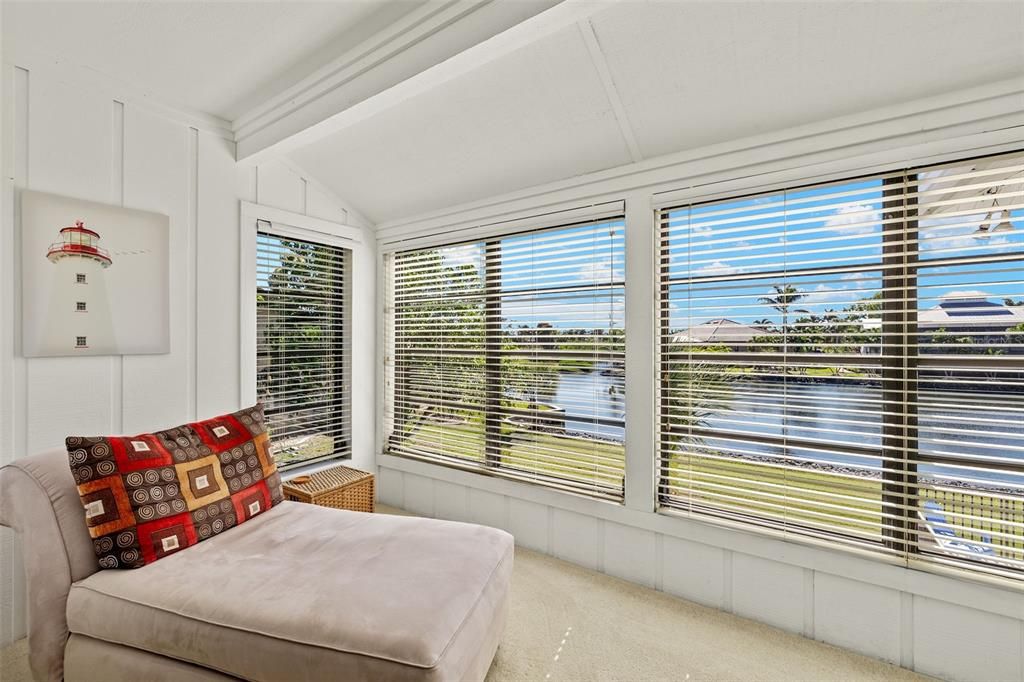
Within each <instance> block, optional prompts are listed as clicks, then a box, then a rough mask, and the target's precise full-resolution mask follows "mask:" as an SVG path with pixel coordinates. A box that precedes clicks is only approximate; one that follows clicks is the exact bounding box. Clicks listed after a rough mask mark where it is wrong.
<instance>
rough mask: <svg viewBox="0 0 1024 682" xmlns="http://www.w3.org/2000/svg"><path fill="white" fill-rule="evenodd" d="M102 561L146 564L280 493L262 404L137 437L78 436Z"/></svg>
mask: <svg viewBox="0 0 1024 682" xmlns="http://www.w3.org/2000/svg"><path fill="white" fill-rule="evenodd" d="M66 444H67V448H68V457H69V459H70V462H71V472H72V473H73V474H74V476H75V483H77V484H78V493H79V495H80V496H81V498H82V506H84V507H85V523H86V525H87V526H88V527H89V534H90V535H91V536H92V539H93V546H94V547H95V549H96V556H98V557H99V564H100V567H101V568H139V567H140V566H144V565H146V564H151V563H153V562H154V561H156V560H157V559H162V558H163V557H165V556H167V555H168V554H173V553H174V552H177V551H180V550H182V549H185V548H186V547H189V546H190V545H194V544H195V543H197V542H201V541H203V540H206V539H209V538H212V537H213V536H214V535H217V534H218V533H222V532H224V531H225V530H228V529H229V528H231V527H233V526H236V525H238V524H239V523H243V522H245V521H248V520H249V519H251V518H252V517H253V516H256V515H257V514H260V513H262V512H265V511H266V510H267V509H269V508H270V507H271V506H273V505H275V504H278V503H279V502H281V500H282V499H283V498H282V493H281V477H280V475H279V474H278V473H277V466H276V465H275V464H274V459H273V457H271V455H270V442H269V437H268V435H267V431H266V429H265V428H264V425H263V405H261V404H257V405H256V406H255V407H251V408H249V409H246V410H241V411H239V412H235V413H233V414H227V415H223V416H220V417H214V418H213V419H207V420H206V421H201V422H196V423H195V424H186V425H185V426H179V427H177V428H173V429H167V430H166V431H157V432H156V433H144V434H141V435H138V436H101V437H95V438H83V437H80V436H70V437H68V438H67V441H66Z"/></svg>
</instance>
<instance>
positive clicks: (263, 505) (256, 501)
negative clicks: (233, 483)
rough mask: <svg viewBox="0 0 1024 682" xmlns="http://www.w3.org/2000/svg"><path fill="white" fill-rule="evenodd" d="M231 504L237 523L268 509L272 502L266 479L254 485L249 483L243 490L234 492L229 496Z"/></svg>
mask: <svg viewBox="0 0 1024 682" xmlns="http://www.w3.org/2000/svg"><path fill="white" fill-rule="evenodd" d="M231 504H233V505H234V506H235V515H236V516H237V517H238V522H239V523H242V522H243V521H248V520H249V519H251V518H252V517H254V516H256V515H257V514H261V513H263V512H265V511H266V510H268V509H270V505H271V504H272V502H271V501H270V490H269V489H268V488H267V484H266V481H260V482H259V483H257V484H256V485H251V486H249V487H248V488H246V489H245V490H243V491H241V492H237V493H235V494H234V495H232V496H231Z"/></svg>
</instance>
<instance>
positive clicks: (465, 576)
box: [67, 502, 513, 681]
mask: <svg viewBox="0 0 1024 682" xmlns="http://www.w3.org/2000/svg"><path fill="white" fill-rule="evenodd" d="M512 556H513V543H512V537H511V536H510V535H509V534H507V533H505V532H503V531H500V530H495V529H493V528H486V527H483V526H476V525H470V524H462V523H454V522H448V521H437V520H432V519H419V518H410V517H400V516H388V515H382V514H363V513H359V512H347V511H341V510H336V509H328V508H325V507H318V506H314V505H307V504H300V503H297V502H284V503H282V504H281V505H280V506H278V507H275V508H273V509H271V510H269V511H267V512H266V513H264V514H261V515H259V516H257V517H255V518H253V519H252V520H251V521H250V522H249V523H246V524H243V525H241V526H239V527H238V528H236V529H234V530H233V531H232V532H230V533H224V534H223V535H221V536H218V537H216V538H213V539H211V540H210V541H209V542H204V543H200V544H198V545H196V546H194V547H192V548H190V549H189V550H188V551H185V552H178V553H176V554H174V555H172V556H169V557H167V558H166V559H164V560H162V561H158V562H156V563H153V564H150V565H147V566H144V567H142V568H140V569H138V570H135V571H100V572H98V573H95V574H93V575H91V576H89V577H88V578H85V579H84V580H81V581H79V582H77V583H75V584H74V585H73V586H72V588H71V592H70V595H69V597H68V607H67V608H68V627H69V630H70V631H71V632H72V633H76V634H80V635H84V636H88V637H92V638H95V639H99V640H103V641H107V642H113V643H117V644H123V645H127V646H131V647H135V648H138V649H141V650H144V651H149V652H152V653H157V654H161V655H164V656H169V657H172V658H176V659H179V660H182V661H187V662H190V663H195V664H198V665H201V666H205V667H208V668H213V669H215V670H219V671H221V672H224V673H227V674H229V675H233V676H237V677H241V678H244V679H249V680H260V681H271V680H296V681H298V680H324V679H372V680H382V681H388V680H455V679H482V678H483V676H484V674H485V673H486V670H487V666H488V665H489V663H490V660H491V655H492V654H493V651H494V648H495V647H496V646H497V642H498V641H499V639H500V636H501V633H502V630H503V627H504V618H505V612H506V609H507V600H506V598H507V593H508V583H509V578H510V575H511V569H512Z"/></svg>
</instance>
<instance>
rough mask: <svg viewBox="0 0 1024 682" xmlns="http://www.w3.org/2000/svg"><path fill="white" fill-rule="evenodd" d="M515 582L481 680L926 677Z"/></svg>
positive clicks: (539, 562)
mask: <svg viewBox="0 0 1024 682" xmlns="http://www.w3.org/2000/svg"><path fill="white" fill-rule="evenodd" d="M381 511H392V510H381ZM395 511H397V510H395ZM398 513H401V512H398ZM512 590H513V592H512V607H511V613H510V617H509V623H508V631H507V633H506V635H505V640H504V642H503V643H502V645H501V648H500V649H499V650H498V655H497V657H496V658H495V661H494V665H493V666H492V667H491V671H490V673H489V674H488V676H487V682H534V681H537V682H544V681H547V680H551V681H558V680H561V681H565V682H568V681H570V680H571V681H574V682H602V681H607V682H612V681H614V682H618V681H622V682H648V681H650V682H654V681H662V680H664V681H668V680H672V681H673V682H675V681H679V682H685V681H686V680H780V681H781V680H785V681H786V682H793V681H802V680H807V681H812V680H813V681H815V682H817V681H819V680H836V681H837V682H838V681H842V682H847V681H854V680H865V681H868V680H879V681H881V680H895V681H899V680H923V679H925V678H923V677H921V676H919V675H916V674H914V673H912V672H910V671H907V670H903V669H901V668H898V667H895V666H892V665H888V664H886V663H882V662H880V661H876V660H874V659H871V658H867V657H865V656H860V655H858V654H854V653H850V652H848V651H844V650H842V649H838V648H836V647H832V646H829V645H826V644H821V643H819V642H813V641H810V640H808V639H805V638H803V637H799V636H797V635H792V634H789V633H786V632H783V631H781V630H777V629H775V628H772V627H769V626H767V625H762V624H760V623H755V622H753V621H750V620H745V619H743V618H739V617H737V616H733V615H730V614H727V613H723V612H721V611H716V610H714V609H709V608H705V607H703V606H698V605H696V604H693V603H690V602H686V601H682V600H680V599H676V598H674V597H671V596H669V595H666V594H663V593H661V592H655V591H654V590H650V589H647V588H645V587H640V586H638V585H634V584H632V583H628V582H625V581H623V580H619V579H617V578H612V577H609V576H606V575H603V574H600V573H596V572H594V571H588V570H586V569H583V568H579V567H578V566H575V565H573V564H569V563H566V562H563V561H559V560H557V559H552V558H551V557H548V556H545V555H543V554H538V553H536V552H531V551H529V550H526V549H521V548H520V549H517V550H516V563H515V571H514V574H513V584H512ZM29 680H31V676H30V675H29V673H28V662H27V657H26V648H25V642H24V640H23V641H21V642H18V643H16V644H14V645H13V646H11V647H8V648H7V649H5V650H3V651H2V652H0V681H2V682H28V681H29Z"/></svg>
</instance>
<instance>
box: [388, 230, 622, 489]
mask: <svg viewBox="0 0 1024 682" xmlns="http://www.w3.org/2000/svg"><path fill="white" fill-rule="evenodd" d="M623 228H624V225H623V222H622V220H621V219H608V220H602V221H598V222H590V223H585V224H577V225H571V226H566V227H559V228H553V229H546V230H540V231H533V232H528V233H522V234H513V235H504V236H494V237H489V238H487V239H486V240H484V241H474V242H468V243H460V244H454V245H448V246H442V247H437V248H430V249H418V250H411V251H399V252H397V253H395V254H392V255H390V256H389V257H388V281H389V286H390V291H389V302H388V309H387V317H388V322H387V328H388V335H387V349H386V361H387V368H386V370H387V384H388V393H389V394H388V400H387V415H386V416H387V420H388V433H389V437H388V451H389V452H391V453H393V454H398V455H406V456H412V457H419V458H425V459H429V460H432V461H437V462H443V463H446V464H451V465H456V466H460V467H464V468H472V469H474V470H478V471H485V472H487V473H492V474H495V475H501V476H507V477H511V478H516V479H519V480H526V481H531V482H535V483H540V484H544V485H548V486H551V487H555V488H559V489H562V490H568V491H572V492H576V493H581V494H586V495H592V496H596V497H602V498H609V499H615V500H621V499H622V494H623V470H624V466H623V463H624V454H623V434H624V428H625V425H624V422H623V418H624V402H623V401H624V366H623V363H624V355H623V352H624V345H623V344H624V328H623V314H624V311H623V306H624V293H625V285H624V281H623V279H624V272H623V270H624V234H623Z"/></svg>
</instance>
